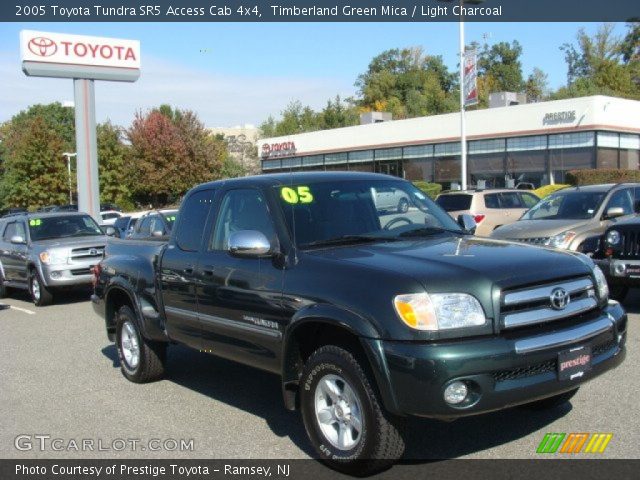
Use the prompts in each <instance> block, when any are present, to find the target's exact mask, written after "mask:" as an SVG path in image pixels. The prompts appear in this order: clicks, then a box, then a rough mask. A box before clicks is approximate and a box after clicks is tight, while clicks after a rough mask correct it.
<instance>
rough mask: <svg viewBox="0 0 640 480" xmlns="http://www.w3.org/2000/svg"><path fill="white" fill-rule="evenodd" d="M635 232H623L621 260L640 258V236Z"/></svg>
mask: <svg viewBox="0 0 640 480" xmlns="http://www.w3.org/2000/svg"><path fill="white" fill-rule="evenodd" d="M638 233H639V232H636V231H633V230H626V231H621V232H620V236H621V237H622V238H621V239H620V240H621V244H622V249H621V251H620V257H621V258H640V235H638Z"/></svg>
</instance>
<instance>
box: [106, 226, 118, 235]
mask: <svg viewBox="0 0 640 480" xmlns="http://www.w3.org/2000/svg"><path fill="white" fill-rule="evenodd" d="M103 231H104V234H105V235H107V236H108V237H117V236H118V230H116V229H115V227H112V226H111V225H108V226H106V227H104V230H103Z"/></svg>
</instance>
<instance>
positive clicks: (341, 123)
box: [318, 95, 360, 130]
mask: <svg viewBox="0 0 640 480" xmlns="http://www.w3.org/2000/svg"><path fill="white" fill-rule="evenodd" d="M359 122H360V115H359V114H358V110H357V108H356V107H354V106H353V105H348V104H346V103H345V102H343V101H342V99H341V98H340V95H336V97H335V99H334V100H333V101H331V100H328V101H327V106H326V107H324V109H323V110H322V111H321V112H320V114H319V119H318V124H319V126H320V128H321V129H322V130H326V129H330V128H340V127H349V126H351V125H358V123H359Z"/></svg>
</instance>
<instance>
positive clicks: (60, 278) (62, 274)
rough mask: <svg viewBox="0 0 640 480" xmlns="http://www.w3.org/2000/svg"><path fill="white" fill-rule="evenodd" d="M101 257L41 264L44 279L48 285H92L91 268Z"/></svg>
mask: <svg viewBox="0 0 640 480" xmlns="http://www.w3.org/2000/svg"><path fill="white" fill-rule="evenodd" d="M99 260H100V259H92V260H90V261H84V262H77V261H76V262H74V263H73V264H67V263H65V264H61V265H41V266H40V270H41V274H42V280H43V282H44V284H45V285H46V286H47V287H74V286H83V285H91V283H92V281H93V274H92V273H91V268H92V267H93V266H95V265H96V264H97V263H98V262H99Z"/></svg>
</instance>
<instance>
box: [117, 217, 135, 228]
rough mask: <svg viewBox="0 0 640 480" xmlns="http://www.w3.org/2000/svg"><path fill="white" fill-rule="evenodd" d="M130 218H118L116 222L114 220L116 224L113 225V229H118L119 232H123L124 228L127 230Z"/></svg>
mask: <svg viewBox="0 0 640 480" xmlns="http://www.w3.org/2000/svg"><path fill="white" fill-rule="evenodd" d="M130 218H131V217H120V218H118V220H116V223H114V224H113V225H114V227H116V228H119V229H120V230H124V229H125V228H127V225H128V224H129V219H130Z"/></svg>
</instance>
